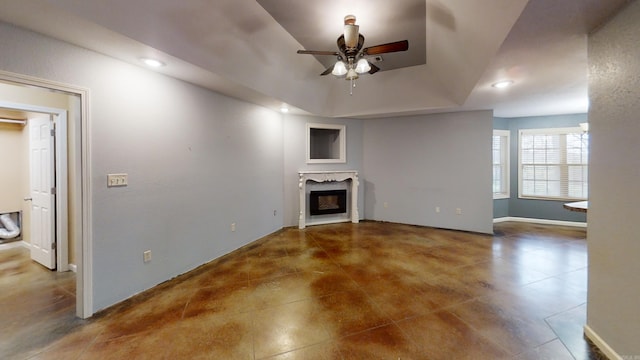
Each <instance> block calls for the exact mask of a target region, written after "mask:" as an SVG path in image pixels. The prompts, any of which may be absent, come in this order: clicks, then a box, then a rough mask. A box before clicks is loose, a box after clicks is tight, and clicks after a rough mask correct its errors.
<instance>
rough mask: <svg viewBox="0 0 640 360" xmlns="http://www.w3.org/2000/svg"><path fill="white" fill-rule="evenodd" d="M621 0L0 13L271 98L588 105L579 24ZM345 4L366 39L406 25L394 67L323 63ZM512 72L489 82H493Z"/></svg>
mask: <svg viewBox="0 0 640 360" xmlns="http://www.w3.org/2000/svg"><path fill="white" fill-rule="evenodd" d="M626 2H627V0H563V1H557V0H529V1H527V0H483V1H469V0H447V1H444V0H443V1H438V0H427V1H419V0H398V1H388V0H351V1H348V2H347V1H340V0H323V1H299V0H259V1H258V2H256V1H255V0H216V1H205V0H181V1H174V0H154V1H130V0H109V1H106V0H105V1H84V0H30V1H20V2H19V1H5V2H2V3H0V19H1V20H3V21H5V22H10V23H13V24H15V25H18V26H21V27H24V28H27V29H31V30H33V31H36V32H40V33H44V34H46V35H49V36H52V37H55V38H59V39H62V40H64V41H68V42H70V43H74V44H76V45H79V46H83V47H86V48H89V49H92V50H95V51H98V52H102V53H105V54H107V55H110V56H113V57H116V58H119V59H121V60H124V61H127V62H130V63H133V64H136V65H139V58H140V57H142V56H154V57H158V58H160V59H161V60H163V61H164V62H165V63H167V65H168V66H166V67H164V68H162V69H161V70H160V71H161V72H163V73H166V74H167V75H170V76H174V77H176V78H180V79H183V80H186V81H190V82H193V83H195V84H198V85H201V86H205V87H208V88H210V89H213V90H216V91H219V92H221V93H224V94H227V95H230V96H233V97H236V98H240V99H243V100H246V101H250V102H253V103H257V104H260V105H263V106H267V107H271V108H274V109H278V108H279V107H280V106H281V104H282V103H286V104H288V105H289V106H291V107H293V108H297V109H300V110H301V111H302V112H304V113H310V114H316V115H322V116H329V117H355V118H368V117H393V116H399V115H413V114H425V113H433V112H444V111H464V110H476V109H493V110H494V112H495V115H496V116H501V117H516V116H534V115H550V114H563V113H577V112H586V111H587V106H588V104H587V66H588V64H587V33H588V32H589V31H591V30H592V29H594V28H595V27H597V26H598V25H599V24H601V23H602V22H603V21H605V20H606V19H607V18H608V17H609V16H611V15H612V14H614V13H615V12H616V11H617V10H618V9H619V8H620V7H621V6H623V5H624V3H626ZM347 14H354V15H356V16H357V18H358V24H359V25H360V26H361V28H360V29H361V32H362V33H363V34H364V35H365V37H366V44H365V46H371V45H376V44H379V43H384V42H390V41H397V40H403V39H409V41H410V45H409V51H407V52H406V53H398V54H388V55H384V61H383V62H382V63H381V64H380V67H381V68H384V65H385V62H386V61H387V60H389V64H390V65H389V67H388V68H387V69H386V71H381V72H379V73H376V74H374V75H370V76H368V75H367V76H363V77H361V78H360V79H359V80H358V81H357V87H356V89H354V91H353V95H352V96H349V95H348V94H349V90H348V83H347V82H345V81H343V80H339V79H335V78H333V77H332V76H323V77H320V76H318V74H319V73H321V72H322V71H323V70H324V69H325V67H326V66H327V65H328V64H330V63H331V59H321V58H318V59H317V58H315V57H313V56H308V55H306V56H303V55H298V54H296V50H298V49H302V48H309V49H314V50H332V49H334V47H335V40H336V38H337V36H338V35H339V34H340V32H341V31H342V19H343V17H344V16H345V15H347ZM506 78H508V79H512V80H514V82H515V83H514V85H513V86H512V87H511V88H508V89H505V90H502V91H497V90H496V89H494V88H492V87H491V86H490V85H491V83H493V82H495V81H497V80H501V79H506Z"/></svg>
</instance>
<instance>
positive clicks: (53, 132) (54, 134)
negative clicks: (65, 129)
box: [51, 128, 56, 136]
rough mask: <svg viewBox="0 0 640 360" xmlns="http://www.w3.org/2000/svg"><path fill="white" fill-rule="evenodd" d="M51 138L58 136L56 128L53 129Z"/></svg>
mask: <svg viewBox="0 0 640 360" xmlns="http://www.w3.org/2000/svg"><path fill="white" fill-rule="evenodd" d="M51 136H56V129H55V128H53V129H51Z"/></svg>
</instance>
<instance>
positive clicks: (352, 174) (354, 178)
mask: <svg viewBox="0 0 640 360" xmlns="http://www.w3.org/2000/svg"><path fill="white" fill-rule="evenodd" d="M309 181H313V182H316V183H325V182H345V183H346V184H347V185H348V192H347V194H351V196H350V197H347V196H346V195H345V201H346V206H347V208H348V213H349V218H347V219H335V218H327V219H309V221H308V220H307V214H309V215H311V214H310V210H309V209H310V208H309V202H308V201H307V194H308V193H307V183H308V182H309ZM358 185H359V180H358V172H357V171H351V170H349V171H300V172H298V188H299V189H300V211H299V218H298V228H300V229H304V228H305V227H306V226H307V225H320V224H330V223H336V222H345V221H351V222H352V223H358V222H359V219H360V216H359V212H358Z"/></svg>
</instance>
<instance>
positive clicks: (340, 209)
mask: <svg viewBox="0 0 640 360" xmlns="http://www.w3.org/2000/svg"><path fill="white" fill-rule="evenodd" d="M309 212H310V214H311V215H326V214H342V213H346V212H347V190H322V191H311V192H310V193H309Z"/></svg>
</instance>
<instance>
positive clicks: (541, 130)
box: [518, 126, 582, 135]
mask: <svg viewBox="0 0 640 360" xmlns="http://www.w3.org/2000/svg"><path fill="white" fill-rule="evenodd" d="M566 133H582V129H581V128H580V126H571V127H562V128H539V129H520V130H519V131H518V134H535V135H539V134H545V135H547V134H548V135H555V134H566Z"/></svg>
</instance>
